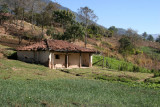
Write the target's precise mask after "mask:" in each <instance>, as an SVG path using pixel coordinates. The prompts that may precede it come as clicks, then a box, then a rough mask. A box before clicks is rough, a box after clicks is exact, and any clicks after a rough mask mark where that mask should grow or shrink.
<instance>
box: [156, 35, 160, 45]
mask: <svg viewBox="0 0 160 107" xmlns="http://www.w3.org/2000/svg"><path fill="white" fill-rule="evenodd" d="M156 42H159V43H160V35H158V37H157V38H156Z"/></svg>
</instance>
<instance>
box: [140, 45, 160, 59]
mask: <svg viewBox="0 0 160 107" xmlns="http://www.w3.org/2000/svg"><path fill="white" fill-rule="evenodd" d="M140 49H141V50H142V51H143V53H145V54H146V55H148V56H149V57H151V58H152V59H153V60H160V52H159V50H158V49H154V48H151V47H141V48H140Z"/></svg>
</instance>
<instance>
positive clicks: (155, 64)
mask: <svg viewBox="0 0 160 107" xmlns="http://www.w3.org/2000/svg"><path fill="white" fill-rule="evenodd" d="M20 26H21V21H20V20H19V21H18V24H16V23H15V22H13V23H12V24H9V23H8V22H6V23H4V24H3V26H0V38H1V39H0V44H1V45H4V46H9V47H13V48H16V47H18V46H21V45H26V44H29V43H31V42H32V43H33V42H34V40H32V41H28V40H27V39H25V38H26V37H27V36H26V35H23V34H24V33H23V34H22V31H21V27H20ZM31 30H32V25H31V24H30V23H28V22H24V32H25V34H27V35H30V36H32V35H31ZM55 30H56V32H57V33H58V32H62V28H58V27H55ZM44 31H45V32H46V29H44ZM33 33H34V36H37V37H38V36H41V28H40V27H38V26H34V32H33ZM19 35H21V36H22V38H23V39H22V43H21V44H20V45H19ZM44 38H45V39H49V38H51V36H47V35H46V34H45V37H44ZM120 38H121V36H113V37H110V38H108V37H102V38H101V39H100V40H96V39H94V38H88V44H87V48H91V49H95V50H97V51H100V52H103V53H104V55H105V56H108V57H114V58H117V59H124V58H123V56H122V55H121V54H120V53H119V52H118V49H119V46H120V43H119V40H120ZM73 43H74V44H76V45H79V46H82V47H84V42H83V41H82V40H78V39H77V40H76V41H75V42H73ZM136 45H137V47H138V48H139V49H140V50H141V49H142V47H150V48H153V49H155V50H157V54H159V53H158V52H159V51H158V50H160V44H159V43H156V42H151V41H144V40H140V41H137V43H136ZM155 50H150V51H151V52H152V51H153V52H152V53H154V52H155ZM142 51H143V49H142ZM157 54H156V53H155V55H157ZM153 55H154V54H152V56H150V55H148V54H147V52H146V51H144V53H143V54H140V55H131V56H128V57H127V58H126V60H127V61H128V62H132V63H134V64H138V65H139V66H141V67H146V68H149V69H155V68H156V69H160V61H159V60H155V57H156V56H153Z"/></svg>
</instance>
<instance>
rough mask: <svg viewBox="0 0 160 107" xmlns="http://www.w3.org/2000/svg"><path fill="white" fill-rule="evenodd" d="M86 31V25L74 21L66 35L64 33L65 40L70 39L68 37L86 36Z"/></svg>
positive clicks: (80, 37)
mask: <svg viewBox="0 0 160 107" xmlns="http://www.w3.org/2000/svg"><path fill="white" fill-rule="evenodd" d="M84 34H85V31H84V27H83V26H82V25H81V24H80V23H78V22H77V23H74V24H72V25H71V26H69V27H68V28H67V29H66V31H65V33H64V35H63V40H68V39H72V38H73V39H74V41H75V39H76V38H79V39H82V38H83V37H84Z"/></svg>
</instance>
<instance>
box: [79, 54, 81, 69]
mask: <svg viewBox="0 0 160 107" xmlns="http://www.w3.org/2000/svg"><path fill="white" fill-rule="evenodd" d="M79 67H80V68H81V67H82V54H81V53H80V55H79Z"/></svg>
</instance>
